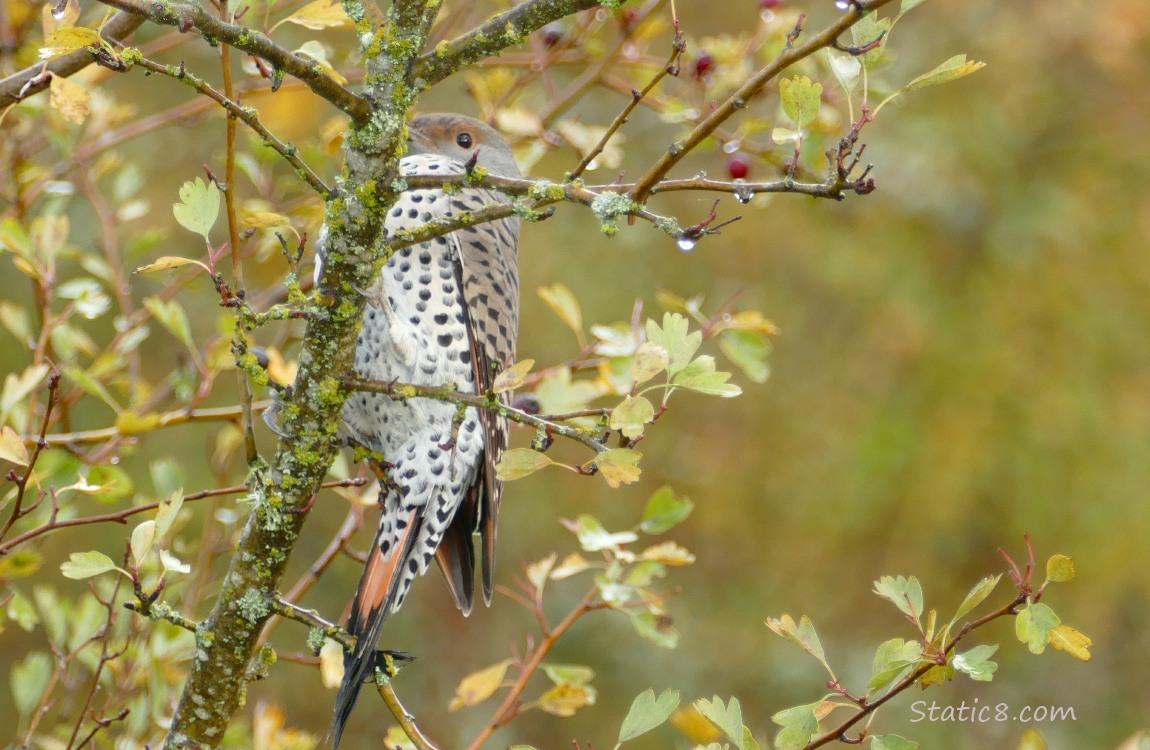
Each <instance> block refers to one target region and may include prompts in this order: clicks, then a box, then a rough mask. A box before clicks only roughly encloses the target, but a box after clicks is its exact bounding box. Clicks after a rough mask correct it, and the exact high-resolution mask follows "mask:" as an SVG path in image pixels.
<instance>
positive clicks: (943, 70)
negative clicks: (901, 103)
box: [899, 55, 986, 94]
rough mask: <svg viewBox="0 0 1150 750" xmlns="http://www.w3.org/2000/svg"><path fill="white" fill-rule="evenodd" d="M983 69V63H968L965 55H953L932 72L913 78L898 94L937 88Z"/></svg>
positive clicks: (984, 64) (974, 61)
mask: <svg viewBox="0 0 1150 750" xmlns="http://www.w3.org/2000/svg"><path fill="white" fill-rule="evenodd" d="M984 67H986V63H984V62H978V61H977V60H969V61H968V60H967V59H966V55H955V56H954V57H952V58H950V59H949V60H947V61H946V62H944V63H942V64H941V65H939V66H938V67H936V68H934V69H933V70H929V71H927V72H926V73H923V74H922V75H920V76H919V77H918V78H915V79H914V80H912V81H911V82H910V83H908V84H907V85H905V86H903V87H902V88H901V89H899V93H900V94H901V93H906V92H908V91H915V90H916V89H924V88H926V87H927V86H937V85H938V84H940V83H948V82H950V81H954V80H957V79H959V78H962V77H963V76H968V75H970V74H971V73H974V72H975V71H978V70H981V69H983V68H984Z"/></svg>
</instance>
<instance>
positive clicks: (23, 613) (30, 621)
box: [7, 591, 40, 633]
mask: <svg viewBox="0 0 1150 750" xmlns="http://www.w3.org/2000/svg"><path fill="white" fill-rule="evenodd" d="M7 615H8V619H9V620H11V621H12V622H14V623H16V624H17V625H19V626H20V628H21V629H22V630H24V631H26V632H29V633H30V632H32V629H33V628H35V627H36V625H37V624H38V623H39V622H40V618H39V616H37V614H36V608H35V607H33V606H32V602H31V600H29V599H28V597H26V596H24V595H23V594H21V593H20V592H19V591H12V596H11V598H9V599H8V609H7Z"/></svg>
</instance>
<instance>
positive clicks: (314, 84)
mask: <svg viewBox="0 0 1150 750" xmlns="http://www.w3.org/2000/svg"><path fill="white" fill-rule="evenodd" d="M100 2H102V3H104V4H105V5H110V6H112V7H113V8H118V9H120V10H122V11H125V12H127V13H134V14H136V15H137V16H141V17H143V18H146V19H148V20H150V21H152V22H153V23H158V24H161V25H164V26H175V27H176V28H178V29H180V30H181V31H184V32H186V31H188V30H189V29H192V28H195V29H198V30H199V31H200V33H201V34H203V35H204V37H205V39H207V40H208V41H209V42H211V41H221V42H226V43H227V44H229V45H231V46H232V47H235V48H236V49H239V50H243V51H244V52H247V53H248V54H250V55H255V56H256V57H259V58H261V59H263V60H266V61H268V62H269V63H270V64H271V65H272V67H273V68H275V69H276V70H277V71H281V72H283V73H287V74H289V75H292V76H294V77H296V78H298V79H299V80H301V81H303V83H304V84H306V85H307V87H308V88H310V89H311V90H312V91H314V92H315V93H316V94H318V95H319V96H321V97H323V98H324V99H326V100H327V101H329V102H331V104H333V105H335V106H336V107H338V108H339V109H341V110H343V111H344V112H346V113H347V114H348V115H350V116H351V118H352V119H353V120H355V121H356V122H362V121H365V120H366V119H367V118H368V117H370V115H371V105H370V103H369V102H368V101H367V100H366V99H364V98H363V97H361V96H356V95H355V94H353V93H351V92H350V91H348V90H347V89H345V88H344V87H343V86H341V85H340V84H338V83H336V82H335V80H334V79H333V78H332V77H331V76H329V75H328V74H327V73H325V72H324V70H323V68H321V67H320V66H319V64H318V63H316V62H314V61H312V60H306V59H304V58H302V57H298V56H296V55H294V54H292V53H291V52H289V51H288V50H286V49H284V48H283V47H281V46H280V45H278V44H276V43H275V42H273V41H272V40H271V39H269V38H268V36H267V35H266V34H264V33H263V32H260V31H257V30H255V29H251V28H248V27H246V26H243V25H241V24H236V23H226V22H224V21H222V20H220V19H219V18H216V17H215V16H213V15H211V14H209V13H208V12H207V11H206V10H204V8H203V6H202V5H201V4H200V3H197V2H189V1H187V0H155V1H154V2H149V1H148V0H100Z"/></svg>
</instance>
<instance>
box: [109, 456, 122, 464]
mask: <svg viewBox="0 0 1150 750" xmlns="http://www.w3.org/2000/svg"><path fill="white" fill-rule="evenodd" d="M109 463H111V464H112V466H119V465H120V457H119V456H112V460H111V461H109Z"/></svg>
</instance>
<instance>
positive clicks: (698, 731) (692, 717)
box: [670, 705, 723, 745]
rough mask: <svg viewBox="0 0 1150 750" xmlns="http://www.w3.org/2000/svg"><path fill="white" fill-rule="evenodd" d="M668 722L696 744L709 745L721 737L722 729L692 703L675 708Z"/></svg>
mask: <svg viewBox="0 0 1150 750" xmlns="http://www.w3.org/2000/svg"><path fill="white" fill-rule="evenodd" d="M670 723H671V726H673V727H674V728H675V729H677V730H679V733H680V734H682V735H683V736H684V737H686V738H687V739H688V740H690V741H691V742H693V743H695V744H696V745H710V744H711V743H712V742H718V741H719V740H720V739H722V738H723V731H722V730H721V729H719V728H718V727H717V726H715V725H714V724H713V723H712V722H711V720H710V719H708V718H707V717H706V716H703V714H702V713H701V712H700V711H699V709H697V708H695V707H694V706H693V705H691V706H683V707H682V708H680V709H678V710H676V711H675V712H674V713H673V714H671V718H670Z"/></svg>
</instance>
